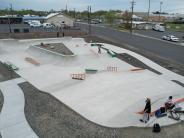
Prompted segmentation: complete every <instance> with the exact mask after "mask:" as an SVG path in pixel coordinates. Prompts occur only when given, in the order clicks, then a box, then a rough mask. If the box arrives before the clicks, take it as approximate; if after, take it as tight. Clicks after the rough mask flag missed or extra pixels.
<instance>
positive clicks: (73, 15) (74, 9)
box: [73, 8, 76, 19]
mask: <svg viewBox="0 0 184 138" xmlns="http://www.w3.org/2000/svg"><path fill="white" fill-rule="evenodd" d="M73 16H74V19H75V17H76V14H75V8H74V9H73Z"/></svg>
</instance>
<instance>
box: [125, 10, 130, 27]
mask: <svg viewBox="0 0 184 138" xmlns="http://www.w3.org/2000/svg"><path fill="white" fill-rule="evenodd" d="M123 20H124V21H125V28H126V29H130V27H131V23H130V21H131V14H130V13H129V12H128V11H125V13H124V14H123Z"/></svg>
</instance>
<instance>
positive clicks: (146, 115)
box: [140, 98, 151, 123]
mask: <svg viewBox="0 0 184 138" xmlns="http://www.w3.org/2000/svg"><path fill="white" fill-rule="evenodd" d="M150 113H151V99H150V98H147V99H146V105H145V108H144V114H143V119H140V121H141V122H144V123H147V122H148V121H149V114H150Z"/></svg>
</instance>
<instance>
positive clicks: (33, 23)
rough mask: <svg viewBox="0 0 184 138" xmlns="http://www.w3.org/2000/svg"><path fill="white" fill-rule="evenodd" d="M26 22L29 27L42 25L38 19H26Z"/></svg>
mask: <svg viewBox="0 0 184 138" xmlns="http://www.w3.org/2000/svg"><path fill="white" fill-rule="evenodd" d="M27 23H28V24H29V26H31V27H41V26H42V24H41V23H40V21H36V20H33V21H27Z"/></svg>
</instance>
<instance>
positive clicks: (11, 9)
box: [10, 3, 13, 17]
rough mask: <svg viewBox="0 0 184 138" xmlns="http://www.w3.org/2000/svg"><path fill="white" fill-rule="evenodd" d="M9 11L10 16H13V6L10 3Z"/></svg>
mask: <svg viewBox="0 0 184 138" xmlns="http://www.w3.org/2000/svg"><path fill="white" fill-rule="evenodd" d="M10 12H11V16H12V17H13V8H12V4H11V3H10Z"/></svg>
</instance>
